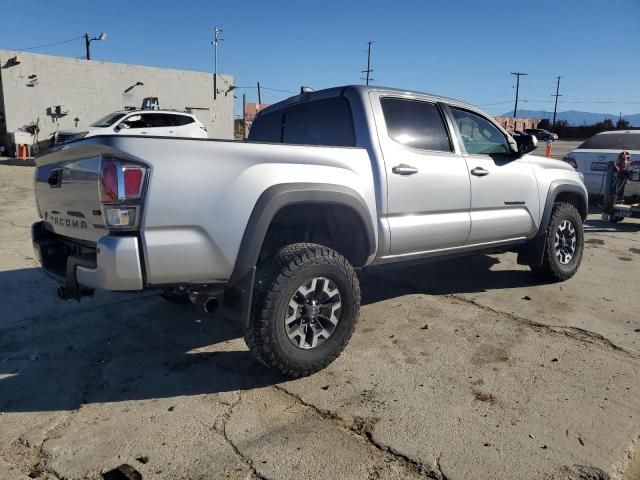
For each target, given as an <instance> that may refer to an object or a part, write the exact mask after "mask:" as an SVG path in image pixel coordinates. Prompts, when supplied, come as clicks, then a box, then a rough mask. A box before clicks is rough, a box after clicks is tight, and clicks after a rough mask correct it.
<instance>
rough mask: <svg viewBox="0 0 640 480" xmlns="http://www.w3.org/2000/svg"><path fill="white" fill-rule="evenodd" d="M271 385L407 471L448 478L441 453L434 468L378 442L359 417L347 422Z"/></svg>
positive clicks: (442, 479) (425, 476)
mask: <svg viewBox="0 0 640 480" xmlns="http://www.w3.org/2000/svg"><path fill="white" fill-rule="evenodd" d="M272 387H273V388H275V389H276V390H279V391H280V392H282V393H284V394H286V395H288V396H289V397H291V398H293V399H294V400H295V401H296V403H299V404H301V405H304V406H305V407H307V408H310V409H312V410H313V411H314V412H316V413H317V414H318V415H320V417H321V418H323V419H325V420H329V421H338V422H339V423H340V426H341V427H342V428H344V429H345V430H348V431H349V432H350V433H352V434H353V435H356V436H358V437H360V438H361V439H363V440H365V442H366V443H367V444H368V445H370V446H372V447H374V448H375V449H376V450H377V451H378V452H380V453H382V454H383V455H384V456H386V457H388V458H390V459H391V460H393V461H395V462H397V463H398V464H399V465H401V466H403V467H404V468H405V469H407V470H408V471H409V472H411V473H413V474H415V475H417V476H419V477H423V478H428V479H432V480H448V479H447V476H446V475H445V474H444V473H443V472H442V468H441V467H440V457H441V456H442V453H440V454H439V455H438V457H437V460H436V464H435V469H434V468H431V467H429V466H428V465H425V464H424V463H422V462H421V461H419V460H415V459H413V458H411V457H409V456H408V455H405V454H404V453H402V452H399V451H398V450H396V449H394V448H393V447H391V446H390V445H385V444H383V443H381V442H379V441H378V440H376V439H375V438H373V432H372V428H371V426H366V425H365V426H363V425H362V422H359V421H358V420H359V419H357V418H354V419H353V420H352V421H351V422H349V421H347V420H346V419H344V418H342V417H340V416H339V415H337V414H336V413H333V412H331V411H329V410H324V409H322V408H320V407H318V406H316V405H314V404H312V403H309V402H307V401H305V400H303V399H302V397H300V396H299V395H297V394H295V393H292V392H290V391H289V390H287V389H286V388H285V387H283V386H281V385H273V386H272Z"/></svg>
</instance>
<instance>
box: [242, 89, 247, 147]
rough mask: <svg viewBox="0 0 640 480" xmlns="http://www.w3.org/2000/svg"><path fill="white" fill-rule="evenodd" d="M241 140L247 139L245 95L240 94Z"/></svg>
mask: <svg viewBox="0 0 640 480" xmlns="http://www.w3.org/2000/svg"><path fill="white" fill-rule="evenodd" d="M242 139H243V140H246V139H247V94H246V93H243V94H242Z"/></svg>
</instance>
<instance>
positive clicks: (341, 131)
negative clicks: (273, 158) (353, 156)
mask: <svg viewBox="0 0 640 480" xmlns="http://www.w3.org/2000/svg"><path fill="white" fill-rule="evenodd" d="M249 140H250V141H253V142H271V143H297V144H303V145H330V146H343V147H352V146H354V145H355V134H354V131H353V116H352V114H351V107H350V106H349V102H348V101H347V99H345V98H343V97H335V98H327V99H324V100H315V101H310V102H304V103H300V104H297V105H292V106H290V107H286V108H282V109H280V110H276V111H274V112H271V113H267V114H260V115H258V117H257V118H256V119H255V121H254V122H253V125H252V126H251V130H250V132H249Z"/></svg>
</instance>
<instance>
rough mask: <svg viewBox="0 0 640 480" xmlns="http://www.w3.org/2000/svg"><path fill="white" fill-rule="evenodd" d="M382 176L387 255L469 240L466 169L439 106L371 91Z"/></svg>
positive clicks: (433, 248)
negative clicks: (388, 250)
mask: <svg viewBox="0 0 640 480" xmlns="http://www.w3.org/2000/svg"><path fill="white" fill-rule="evenodd" d="M371 96H372V98H371V101H372V106H373V110H374V118H375V121H376V125H377V130H378V139H379V141H380V146H381V149H382V152H383V157H384V165H385V170H386V177H387V209H386V210H387V211H386V220H387V222H388V226H389V232H390V247H391V248H390V256H397V255H411V254H419V253H426V252H429V251H434V250H440V249H447V248H451V247H459V246H463V245H464V244H465V242H466V240H467V237H468V236H469V231H470V228H471V220H470V216H469V208H470V204H471V194H470V184H469V170H468V168H467V164H466V161H465V159H464V157H463V156H462V155H461V153H460V151H459V149H458V148H457V147H456V146H455V145H454V144H453V141H452V137H451V135H450V134H449V128H448V126H447V122H446V120H445V116H444V115H443V112H442V110H441V107H440V105H438V104H437V103H435V102H432V101H429V100H427V99H424V100H422V99H419V98H415V97H413V96H406V97H405V96H402V95H395V94H394V95H393V96H385V95H384V93H382V92H372V93H371Z"/></svg>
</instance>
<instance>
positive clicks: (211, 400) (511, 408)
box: [0, 165, 640, 480]
mask: <svg viewBox="0 0 640 480" xmlns="http://www.w3.org/2000/svg"><path fill="white" fill-rule="evenodd" d="M32 175H33V168H31V167H21V166H9V165H0V242H2V255H1V257H0V288H1V291H2V292H3V293H2V300H3V302H2V310H1V311H0V412H2V414H1V415H0V479H4V478H7V479H15V478H41V479H42V478H50V479H59V478H67V479H81V478H82V479H84V478H90V479H99V478H127V475H128V476H129V478H145V479H148V478H154V479H155V478H159V479H176V478H185V479H187V478H189V479H191V478H230V479H245V478H267V479H276V478H281V479H288V478H293V477H297V478H318V479H323V478H326V479H335V478H371V479H395V478H408V479H411V478H436V479H449V480H454V479H476V478H492V479H494V478H496V479H519V478H522V479H530V478H546V479H607V478H624V479H625V480H631V479H634V478H635V479H637V478H638V472H639V467H638V462H639V458H640V453H637V454H635V457H633V454H634V451H635V450H636V449H639V448H640V447H638V445H640V442H638V441H637V440H638V438H639V434H640V382H639V380H638V379H639V378H640V315H638V313H637V311H638V307H637V302H636V300H637V298H638V295H637V291H638V284H640V270H639V269H638V264H639V263H640V247H639V245H638V235H639V233H638V232H639V231H640V223H638V222H633V221H625V222H623V223H622V224H618V225H615V226H611V225H609V224H604V223H602V222H599V221H598V220H597V218H598V216H597V215H595V214H594V215H592V216H591V217H590V219H589V221H588V222H587V227H586V238H587V248H586V252H585V257H584V260H583V265H582V268H581V270H580V271H579V273H578V275H577V276H576V277H575V278H574V279H572V280H570V281H568V282H565V283H562V284H543V283H541V282H540V281H539V280H537V279H536V277H534V276H533V275H532V274H530V273H529V272H528V271H527V269H526V268H524V267H521V266H518V265H517V264H516V263H515V255H513V254H502V255H491V256H478V257H474V258H472V259H470V260H466V261H465V260H456V261H449V262H445V263H433V264H428V265H421V266H410V267H409V266H405V267H401V268H394V269H391V270H378V269H376V270H370V271H368V272H366V273H363V274H362V275H361V282H362V291H363V307H362V311H361V317H360V321H359V325H358V328H357V330H356V334H355V335H354V337H353V339H352V341H351V343H350V345H349V346H348V347H347V349H346V350H345V352H344V353H343V355H342V356H341V357H340V358H339V359H338V360H337V361H336V362H335V363H334V364H332V365H331V366H330V367H329V368H327V369H326V370H324V371H322V372H320V373H318V374H316V375H313V376H311V377H308V378H304V379H301V380H296V381H286V380H284V379H282V378H280V377H278V376H277V375H275V374H273V373H272V372H270V371H268V370H266V369H265V368H264V367H262V366H261V365H259V364H257V362H256V361H255V360H254V359H253V357H252V356H251V354H250V353H249V352H248V351H247V349H246V347H245V345H244V342H243V341H242V340H241V339H240V338H239V336H238V335H239V333H238V332H237V330H236V329H235V328H234V327H233V325H231V324H229V323H228V322H227V321H226V320H225V319H224V318H222V316H221V315H220V314H216V315H213V316H205V315H203V314H201V313H199V312H198V311H196V310H195V309H194V308H192V307H190V306H179V305H173V304H168V303H166V302H164V301H163V300H162V299H160V298H159V297H157V296H155V295H144V296H142V297H139V296H137V295H125V294H106V293H97V294H96V296H95V297H94V298H93V299H90V300H83V301H82V302H80V303H76V302H59V301H58V300H57V299H56V298H55V297H54V291H55V288H54V285H53V284H52V282H51V281H50V280H49V279H48V278H47V277H45V276H44V275H43V274H42V273H41V271H40V270H39V269H38V268H37V265H36V262H35V261H34V259H33V254H32V250H31V245H30V241H29V226H30V224H31V222H32V221H34V220H35V218H36V212H35V208H34V203H33V196H32V192H31V189H32ZM625 470H626V473H625ZM117 475H120V476H117ZM136 475H140V477H137V476H136Z"/></svg>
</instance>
